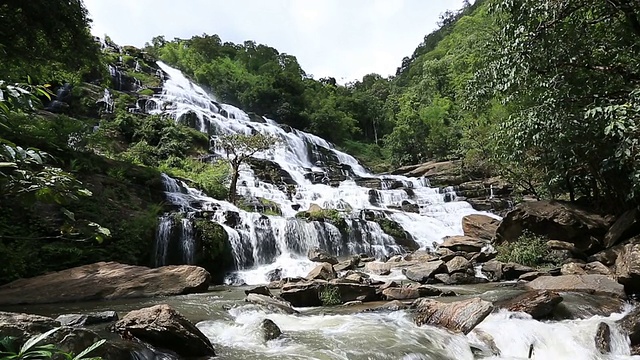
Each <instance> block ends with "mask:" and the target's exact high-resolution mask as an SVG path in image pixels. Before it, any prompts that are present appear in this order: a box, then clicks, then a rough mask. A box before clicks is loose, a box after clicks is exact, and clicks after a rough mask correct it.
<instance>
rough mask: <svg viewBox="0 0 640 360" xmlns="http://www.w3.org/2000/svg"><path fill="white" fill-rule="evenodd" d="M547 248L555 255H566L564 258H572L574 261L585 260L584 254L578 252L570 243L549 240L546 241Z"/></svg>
mask: <svg viewBox="0 0 640 360" xmlns="http://www.w3.org/2000/svg"><path fill="white" fill-rule="evenodd" d="M547 247H548V248H549V250H551V251H555V252H556V253H561V252H565V253H567V256H565V257H566V258H570V257H573V258H576V259H583V260H586V259H587V256H586V255H585V253H584V252H582V251H580V250H578V248H576V246H575V245H574V244H572V243H570V242H566V241H558V240H549V241H547Z"/></svg>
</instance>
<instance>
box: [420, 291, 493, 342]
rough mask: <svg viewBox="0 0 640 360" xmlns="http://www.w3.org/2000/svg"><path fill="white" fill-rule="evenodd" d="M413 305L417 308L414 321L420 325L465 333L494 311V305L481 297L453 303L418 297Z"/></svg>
mask: <svg viewBox="0 0 640 360" xmlns="http://www.w3.org/2000/svg"><path fill="white" fill-rule="evenodd" d="M413 306H414V307H415V308H416V314H415V316H414V321H415V323H416V324H417V325H418V326H421V325H425V324H426V325H434V326H441V327H444V328H446V329H449V330H451V331H453V332H462V333H463V334H465V335H466V334H468V333H469V332H470V331H471V330H473V328H474V327H476V325H478V324H479V323H480V322H482V320H484V318H486V317H487V316H488V315H489V314H490V313H491V311H493V305H492V304H491V303H490V302H488V301H484V300H482V299H480V298H473V299H468V300H463V301H456V302H452V303H443V302H439V301H435V300H430V299H418V300H416V302H415V303H414V305H413Z"/></svg>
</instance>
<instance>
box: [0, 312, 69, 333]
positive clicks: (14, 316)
mask: <svg viewBox="0 0 640 360" xmlns="http://www.w3.org/2000/svg"><path fill="white" fill-rule="evenodd" d="M58 326H60V322H59V321H57V320H54V319H52V318H49V317H46V316H39V315H31V314H21V313H12V312H3V311H0V334H2V337H4V336H12V337H16V338H21V339H26V338H28V337H31V336H33V335H36V334H42V333H44V332H47V331H49V330H51V329H53V328H55V327H58Z"/></svg>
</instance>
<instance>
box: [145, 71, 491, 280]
mask: <svg viewBox="0 0 640 360" xmlns="http://www.w3.org/2000/svg"><path fill="white" fill-rule="evenodd" d="M158 66H159V67H160V69H162V72H163V73H164V83H163V90H162V93H161V94H156V95H154V96H153V97H152V98H150V99H149V100H147V105H146V106H145V109H144V110H145V111H147V112H149V113H152V114H163V115H166V116H170V117H172V118H174V119H176V121H180V122H182V123H185V124H187V125H189V126H192V127H194V128H196V129H198V130H200V131H202V132H206V133H208V134H211V135H212V139H213V141H212V144H213V147H212V152H213V155H214V156H217V157H223V156H224V155H225V154H224V152H223V151H222V149H219V148H218V147H216V146H215V139H216V136H219V135H224V134H232V133H243V134H251V133H254V132H256V131H257V132H261V133H264V134H269V135H271V136H274V137H277V138H278V139H279V140H280V145H278V146H277V148H276V149H275V150H274V151H272V152H270V153H258V154H256V155H255V156H254V158H255V159H256V161H261V163H262V164H266V166H268V167H269V168H270V169H275V170H274V171H277V174H278V177H279V180H278V181H276V183H270V182H267V181H265V180H266V179H263V178H262V177H263V174H262V173H260V171H258V169H257V168H252V167H251V166H249V165H244V166H242V167H241V169H240V176H239V179H238V184H239V185H238V189H237V190H238V194H239V195H240V196H243V197H247V198H252V199H256V198H262V199H266V200H269V201H271V202H274V203H276V204H278V206H279V207H280V210H281V214H282V216H273V215H263V214H260V213H254V212H246V211H243V210H241V209H239V208H237V207H236V206H234V205H232V204H230V203H227V202H225V201H220V200H216V199H212V198H210V197H208V196H206V194H203V193H201V192H200V191H198V190H196V189H193V188H191V187H189V186H188V185H187V184H186V183H184V182H182V181H179V180H176V179H172V178H170V177H168V176H166V175H163V182H164V184H165V189H166V193H165V194H166V197H167V200H168V201H169V202H170V203H171V204H173V205H174V206H176V207H177V208H178V209H180V211H181V212H182V214H183V219H189V218H190V217H191V216H192V215H193V214H194V213H197V212H201V211H206V212H207V213H208V214H210V216H209V219H210V220H211V221H215V222H217V223H219V224H221V225H222V226H223V228H224V229H225V231H226V232H227V235H228V239H229V243H230V245H231V250H232V253H233V257H234V260H235V265H236V269H237V270H238V272H237V274H236V275H237V276H239V277H240V278H241V279H243V280H244V281H246V282H247V283H251V282H264V281H266V280H265V279H266V273H267V272H268V271H269V270H273V269H274V268H279V269H280V270H281V271H282V272H283V273H284V274H287V275H288V276H301V275H302V276H303V275H306V271H308V269H309V268H310V267H311V266H312V264H311V263H310V262H309V261H308V260H307V259H306V252H307V251H308V250H309V249H311V248H313V247H320V248H323V249H325V250H327V251H329V252H330V253H332V254H334V255H337V256H345V257H346V256H348V255H352V254H359V253H365V254H368V255H370V256H374V257H377V258H384V257H387V256H391V255H394V254H399V253H403V252H405V251H406V249H405V248H403V247H402V246H400V245H399V244H397V243H396V240H395V239H394V238H393V237H392V236H390V234H386V233H385V232H384V230H383V229H382V228H381V226H380V225H379V224H378V220H379V219H386V220H387V221H390V222H393V223H396V224H398V226H400V227H401V228H402V229H404V231H406V232H407V233H408V234H409V236H410V237H411V238H412V239H413V241H414V242H415V243H417V244H418V245H419V246H421V247H423V248H428V247H432V246H433V244H434V243H439V242H441V241H442V238H443V237H444V236H448V235H458V234H462V225H461V219H462V217H463V216H465V215H468V214H473V213H478V212H477V211H475V210H474V209H473V208H472V207H471V205H469V204H468V203H466V202H463V201H458V199H457V198H456V195H455V191H454V189H453V187H449V188H446V189H438V188H432V187H430V184H429V181H428V179H426V178H408V177H403V176H395V175H384V176H380V175H375V174H372V173H370V172H369V171H368V170H367V169H366V168H365V167H364V166H362V165H361V164H360V163H359V162H358V161H357V160H356V159H355V158H354V157H353V156H351V155H349V154H346V153H344V152H341V151H339V150H338V149H336V148H335V147H334V146H333V144H331V143H329V142H327V141H326V140H324V139H322V138H320V137H318V136H316V135H313V134H309V133H305V132H303V131H300V130H297V129H293V128H291V127H289V126H286V125H280V124H278V123H277V122H276V121H274V120H272V119H268V118H264V117H259V116H255V114H252V115H251V116H250V115H249V114H247V113H245V112H244V111H242V110H240V109H238V108H236V107H233V106H231V105H227V104H221V103H219V102H218V101H217V99H216V98H215V97H213V96H211V95H209V94H208V93H207V92H206V91H205V90H204V89H202V88H201V87H200V86H198V85H197V84H195V83H193V82H191V81H190V80H189V79H187V78H186V77H185V76H184V75H183V74H182V73H181V72H180V71H179V70H177V69H174V68H172V67H170V66H168V65H166V64H164V63H162V62H158ZM149 104H152V106H151V105H149ZM272 179H273V178H272ZM312 205H315V206H319V207H320V208H322V209H338V210H340V218H341V219H342V220H340V221H338V223H336V222H335V221H307V220H304V219H299V218H296V217H295V216H296V214H297V213H298V212H299V211H306V210H308V209H310V208H311V206H312ZM372 214H373V215H372ZM186 224H187V223H186V222H184V220H183V221H182V223H181V224H180V225H179V226H178V227H180V228H181V230H180V231H181V235H180V237H181V238H182V240H181V243H182V244H183V246H182V247H181V249H182V250H180V251H183V252H184V253H183V254H182V257H183V259H185V261H186V259H187V258H190V257H189V256H192V255H189V256H187V252H190V254H193V252H194V251H195V250H194V249H193V247H192V244H193V242H190V241H191V240H188V239H192V238H193V231H192V230H191V228H190V227H188V226H187V225H186ZM189 224H190V223H189ZM161 225H162V223H161ZM173 226H174V227H176V224H173ZM173 231H174V232H175V231H176V230H173ZM163 239H164V238H161V237H160V236H158V240H159V241H160V240H163ZM187 240H188V241H187ZM158 248H160V246H158ZM165 248H166V247H165ZM170 248H171V247H170ZM287 275H285V276H287Z"/></svg>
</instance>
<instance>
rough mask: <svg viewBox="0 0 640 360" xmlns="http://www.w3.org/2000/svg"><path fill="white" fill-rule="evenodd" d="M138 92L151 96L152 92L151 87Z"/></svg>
mask: <svg viewBox="0 0 640 360" xmlns="http://www.w3.org/2000/svg"><path fill="white" fill-rule="evenodd" d="M138 94H140V95H141V96H152V95H153V94H154V92H153V90H151V89H142V90H140V91H138Z"/></svg>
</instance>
